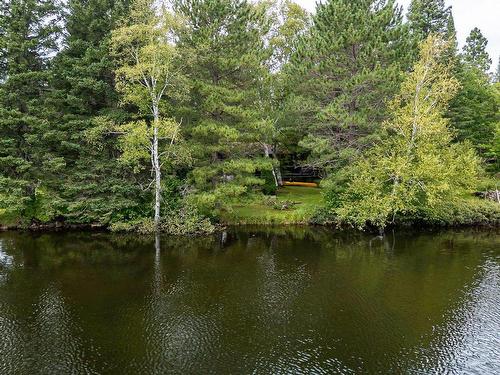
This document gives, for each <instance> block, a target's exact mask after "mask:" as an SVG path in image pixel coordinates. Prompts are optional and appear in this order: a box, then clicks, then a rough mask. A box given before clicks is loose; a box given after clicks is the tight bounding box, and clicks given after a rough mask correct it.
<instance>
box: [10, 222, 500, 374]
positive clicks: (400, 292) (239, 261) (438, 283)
mask: <svg viewBox="0 0 500 375" xmlns="http://www.w3.org/2000/svg"><path fill="white" fill-rule="evenodd" d="M499 245H500V241H499V236H498V232H495V231H473V230H465V231H441V232H420V233H409V232H406V233H403V232H401V233H398V232H397V233H395V234H390V235H388V236H386V237H385V238H379V237H373V236H370V235H365V234H360V233H335V232H332V231H331V230H326V229H324V228H294V227H289V228H267V229H259V228H252V227H247V228H239V229H231V230H229V231H228V232H227V233H226V234H218V235H215V236H212V237H208V238H207V237H204V238H196V239H173V238H167V237H162V238H161V239H159V241H157V242H155V239H154V238H150V237H140V236H131V235H113V234H107V233H74V232H72V233H52V234H32V233H0V374H70V373H71V374H142V373H144V374H146V373H147V374H164V373H181V374H210V373H213V374H250V373H255V374H267V373H287V374H312V373H317V374H322V373H328V374H332V373H340V374H361V373H363V374H364V373H374V374H376V373H380V374H387V373H403V374H433V373H439V374H441V373H451V374H499V373H500V246H499Z"/></svg>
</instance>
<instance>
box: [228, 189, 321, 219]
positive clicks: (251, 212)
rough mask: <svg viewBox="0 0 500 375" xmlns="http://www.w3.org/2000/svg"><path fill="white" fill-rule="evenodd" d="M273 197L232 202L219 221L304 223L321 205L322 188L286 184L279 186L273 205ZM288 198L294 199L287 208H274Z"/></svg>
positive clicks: (285, 201) (289, 199) (288, 199)
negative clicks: (229, 208) (245, 201)
mask: <svg viewBox="0 0 500 375" xmlns="http://www.w3.org/2000/svg"><path fill="white" fill-rule="evenodd" d="M272 200H273V198H272V197H266V198H262V197H258V198H254V199H253V200H251V201H249V202H247V203H244V204H243V203H238V204H234V205H233V206H232V207H231V210H229V211H227V212H225V213H224V214H223V215H222V221H223V222H224V223H225V224H306V223H308V222H309V220H310V219H311V217H312V216H313V214H314V212H315V211H316V210H317V209H318V208H319V207H321V206H322V205H323V197H322V195H321V189H319V188H313V187H301V186H285V187H282V188H280V189H279V190H278V194H277V197H276V203H277V204H276V205H273V204H272ZM290 201H292V202H294V204H293V205H292V206H291V207H290V208H287V209H284V210H281V209H276V208H275V206H280V205H282V204H286V203H287V202H290Z"/></svg>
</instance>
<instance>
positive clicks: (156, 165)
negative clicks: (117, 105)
mask: <svg viewBox="0 0 500 375" xmlns="http://www.w3.org/2000/svg"><path fill="white" fill-rule="evenodd" d="M153 115H154V120H153V142H152V143H153V144H152V147H151V154H152V155H151V160H152V162H153V171H154V180H155V217H154V226H155V231H156V232H158V230H159V228H160V220H161V217H160V207H161V169H160V155H159V152H158V125H159V121H160V119H159V113H158V106H157V105H154V106H153Z"/></svg>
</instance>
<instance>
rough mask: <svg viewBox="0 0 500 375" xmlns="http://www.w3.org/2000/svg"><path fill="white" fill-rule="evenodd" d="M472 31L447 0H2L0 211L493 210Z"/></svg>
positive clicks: (423, 213) (488, 127) (45, 219)
mask: <svg viewBox="0 0 500 375" xmlns="http://www.w3.org/2000/svg"><path fill="white" fill-rule="evenodd" d="M487 43H488V41H487V40H486V38H485V37H484V36H483V35H482V33H481V31H480V30H479V29H478V28H474V29H473V30H471V31H470V34H469V36H468V37H467V40H466V43H465V45H464V46H459V45H458V41H457V36H456V30H455V25H454V20H453V13H452V9H451V8H450V7H447V6H446V5H445V3H444V0H413V1H412V2H411V5H410V6H409V8H408V10H407V11H406V12H403V9H402V7H401V6H400V5H398V3H397V2H396V1H395V0H357V1H352V0H323V1H321V2H319V3H318V4H317V7H316V10H315V12H313V13H309V12H307V11H306V10H305V9H303V8H301V7H300V6H299V5H297V4H296V3H294V2H292V1H290V0H258V1H246V0H171V1H169V2H163V1H153V0H67V1H61V0H1V4H0V227H5V228H11V227H12V228H25V227H26V228H27V227H37V226H44V225H45V226H56V227H57V226H63V227H64V226H68V227H71V226H76V227H83V226H94V227H99V228H109V229H111V230H115V231H138V232H141V233H146V232H152V231H163V232H166V233H171V234H202V233H208V232H211V231H213V230H215V228H216V227H217V226H218V225H221V224H248V223H250V224H323V225H334V226H338V227H355V228H359V229H371V228H378V229H383V228H386V227H388V226H394V225H437V226H448V225H498V224H499V223H500V197H499V193H498V189H499V187H498V185H499V182H500V179H499V176H500V112H499V105H500V62H498V66H497V65H495V66H492V65H493V62H492V60H491V58H490V56H489V55H488V53H487V51H486V46H487ZM495 63H496V62H495ZM495 68H496V69H495ZM492 71H495V73H492ZM303 182H307V183H308V184H307V183H306V184H302V185H305V186H292V185H293V184H294V183H298V184H299V185H300V184H301V183H303ZM307 185H310V186H312V187H308V186H307ZM316 185H318V187H314V186H316Z"/></svg>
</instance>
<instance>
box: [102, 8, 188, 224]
mask: <svg viewBox="0 0 500 375" xmlns="http://www.w3.org/2000/svg"><path fill="white" fill-rule="evenodd" d="M178 26H179V21H178V19H176V18H175V17H174V15H172V14H171V13H170V12H169V11H168V10H167V9H166V8H165V7H164V6H161V7H158V8H155V7H154V5H153V2H152V1H150V0H137V1H135V3H134V4H133V6H132V9H131V12H130V16H129V19H128V20H126V22H125V24H124V26H122V27H120V28H118V29H117V30H115V31H114V32H113V35H112V39H111V48H112V53H113V56H114V57H115V58H116V60H117V62H118V67H117V69H116V71H115V74H116V79H117V82H116V86H117V89H118V90H119V91H120V92H121V93H122V94H123V98H124V102H126V103H131V104H133V105H136V106H137V107H138V108H139V111H140V112H141V114H143V115H144V116H145V119H143V120H139V121H135V122H130V123H127V124H125V125H122V126H121V127H120V133H121V134H122V138H121V144H122V150H123V155H122V158H123V159H125V160H127V161H131V162H137V161H140V160H144V159H146V158H148V159H149V161H150V165H151V174H152V180H151V184H150V185H152V186H153V187H154V202H155V203H154V225H155V230H156V231H157V230H158V228H159V224H160V220H161V217H160V208H161V176H162V168H165V167H166V165H172V164H174V163H175V160H176V159H177V158H178V157H179V156H180V155H179V154H178V152H177V151H176V149H175V145H176V144H177V143H178V142H179V141H180V123H178V122H176V121H175V120H173V119H171V118H168V117H166V116H165V115H164V113H163V111H164V109H165V108H167V107H168V106H166V105H165V104H164V103H163V100H162V99H165V98H175V97H178V96H179V94H180V93H181V92H182V87H183V85H184V78H183V75H182V72H181V69H180V67H179V65H178V61H177V59H178V53H177V49H176V46H175V40H174V35H175V33H174V30H175V28H176V27H178Z"/></svg>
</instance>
